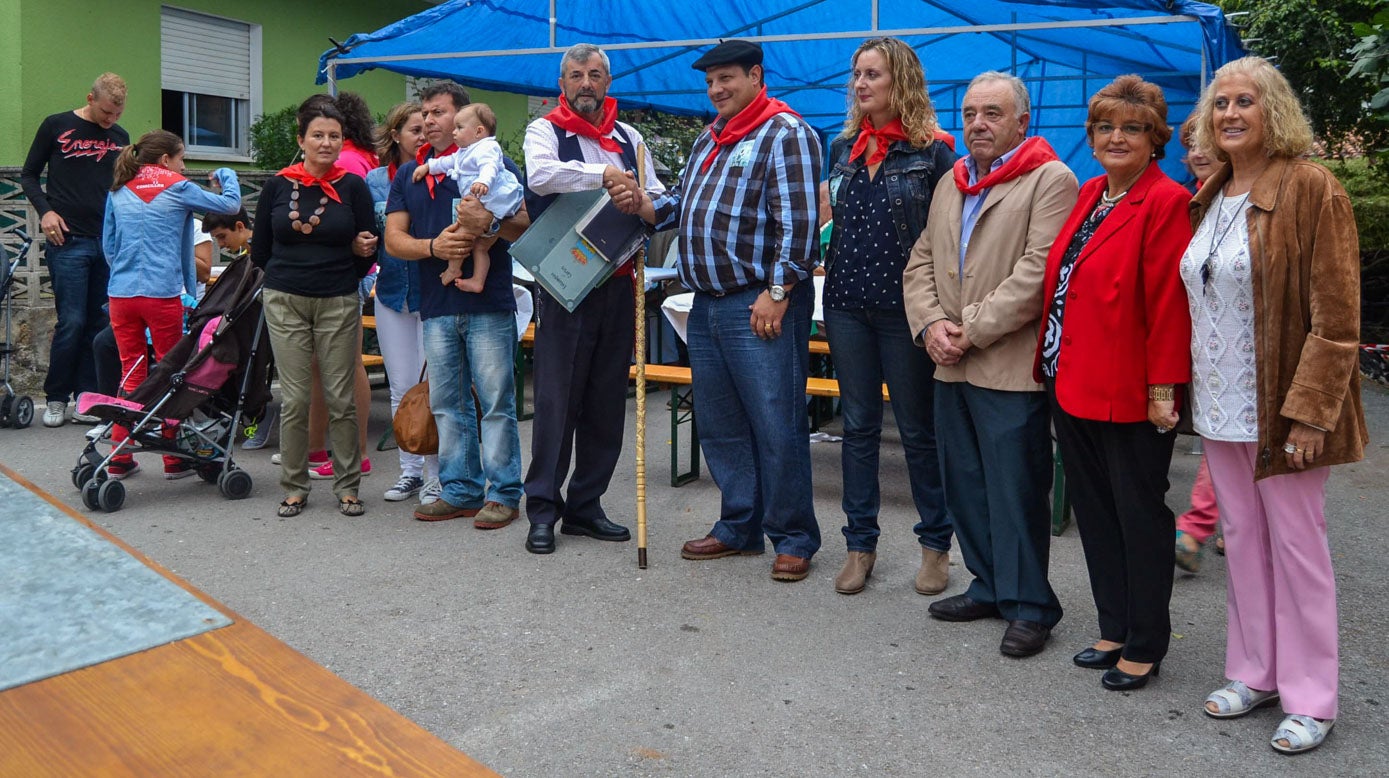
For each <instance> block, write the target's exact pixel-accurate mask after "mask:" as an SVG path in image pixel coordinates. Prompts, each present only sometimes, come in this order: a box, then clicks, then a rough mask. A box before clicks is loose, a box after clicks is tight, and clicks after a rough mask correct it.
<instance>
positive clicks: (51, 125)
mask: <svg viewBox="0 0 1389 778" xmlns="http://www.w3.org/2000/svg"><path fill="white" fill-rule="evenodd" d="M128 145H130V135H129V134H128V133H127V132H126V131H125V130H124V129H123V128H122V127H121V126H120V125H119V124H113V125H111V129H109V130H107V129H103V128H102V126H101V125H100V124H95V123H93V122H89V121H87V120H86V119H83V118H82V117H80V116H78V115H77V114H76V113H74V112H72V111H63V112H62V113H55V114H53V115H52V116H50V117H48V118H47V119H44V120H43V123H42V124H40V125H39V130H38V132H36V133H35V134H34V143H33V145H31V146H30V147H29V156H28V157H27V158H25V160H24V168H23V170H21V171H20V174H19V182H20V186H22V187H23V188H24V196H25V197H27V198H29V202H31V203H33V204H34V208H35V210H37V211H38V212H39V216H40V217H42V216H43V215H44V214H47V213H48V212H49V211H57V212H58V215H59V216H61V217H63V221H65V222H67V225H68V230H70V231H71V232H72V234H73V235H79V236H82V237H87V238H100V237H101V220H102V216H103V215H104V214H105V213H106V193H107V192H108V191H110V189H111V182H112V180H113V179H114V176H115V171H116V157H118V156H120V153H121V148H122V147H123V146H128ZM45 167H47V168H48V191H47V192H45V191H44V189H43V187H41V186H39V176H40V175H42V174H43V169H44V168H45Z"/></svg>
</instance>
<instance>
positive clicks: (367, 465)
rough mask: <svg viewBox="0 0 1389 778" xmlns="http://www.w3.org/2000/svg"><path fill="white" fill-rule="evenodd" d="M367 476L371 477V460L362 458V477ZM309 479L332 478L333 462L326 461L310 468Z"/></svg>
mask: <svg viewBox="0 0 1389 778" xmlns="http://www.w3.org/2000/svg"><path fill="white" fill-rule="evenodd" d="M369 475H371V460H370V459H368V458H367V457H362V477H363V478H365V477H366V476H369ZM309 477H310V478H320V479H323V478H332V477H333V461H332V460H331V459H330V460H328V461H327V462H324V463H323V464H321V465H319V466H318V467H310V468H309Z"/></svg>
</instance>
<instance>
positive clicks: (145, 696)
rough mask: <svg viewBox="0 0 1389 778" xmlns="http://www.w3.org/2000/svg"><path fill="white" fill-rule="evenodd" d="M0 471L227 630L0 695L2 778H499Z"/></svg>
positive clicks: (2, 469) (17, 478) (48, 497)
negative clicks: (202, 605) (206, 609)
mask: <svg viewBox="0 0 1389 778" xmlns="http://www.w3.org/2000/svg"><path fill="white" fill-rule="evenodd" d="M0 472H3V473H4V474H5V475H7V476H9V477H10V478H11V479H13V480H14V481H15V482H16V483H18V484H21V485H23V486H24V487H26V488H28V489H30V490H31V491H33V492H34V493H35V494H37V495H39V497H41V498H42V499H44V500H47V501H48V502H49V503H50V504H52V505H54V506H56V507H58V508H59V509H60V510H62V511H64V512H65V513H67V514H68V515H69V516H71V517H73V518H74V519H75V520H77V521H80V522H82V523H83V524H85V525H86V526H88V527H90V528H91V529H92V530H94V531H95V532H97V533H99V534H100V535H102V536H103V537H104V538H105V539H107V540H109V541H111V542H112V543H114V544H115V545H117V546H119V547H121V548H122V549H124V550H126V551H127V552H129V553H131V554H132V555H133V556H135V557H136V558H137V559H139V560H140V561H141V562H143V563H145V564H146V565H148V566H150V567H151V568H153V569H154V570H156V571H158V572H159V573H160V574H162V575H164V576H165V577H167V578H169V579H170V580H172V581H174V582H175V583H177V584H178V585H179V586H182V587H183V588H184V589H186V590H188V591H189V592H191V593H193V595H194V596H196V597H198V598H199V599H201V600H203V601H204V602H206V603H208V604H209V605H211V606H213V607H215V608H217V609H218V610H221V611H223V612H224V613H226V614H227V615H228V616H230V617H231V618H232V619H234V620H235V623H234V624H232V625H231V626H229V627H224V628H222V629H217V630H213V631H211V632H205V633H203V634H201V635H198V636H195V637H192V638H188V639H186V640H180V641H176V642H174V643H170V644H167V645H164V646H160V647H158V648H154V649H150V650H149V651H143V652H141V653H138V654H132V655H130V656H125V657H121V658H119V659H114V660H111V661H109V662H103V663H100V664H97V665H93V666H90V667H85V668H82V669H80V670H75V671H72V672H69V673H64V674H62V675H59V676H55V677H53V678H47V679H44V680H42V681H36V682H34V683H30V684H26V685H24V686H19V687H15V688H13V689H9V690H7V691H4V692H0V775H5V776H10V775H15V776H26V777H28V776H74V775H101V776H155V775H159V776H163V775H200V776H203V775H331V776H339V775H389V776H465V777H470V776H493V775H496V773H493V772H492V771H491V770H489V769H488V768H486V767H485V766H483V765H482V764H480V763H478V762H476V761H474V760H473V759H471V758H469V757H468V756H467V755H465V754H463V753H462V752H461V751H458V750H457V749H455V748H453V747H452V746H450V745H449V744H447V743H445V742H444V741H442V740H440V739H439V738H437V737H435V736H434V735H432V734H430V733H429V732H426V731H425V730H424V729H422V728H421V727H420V726H419V725H417V724H415V723H414V722H412V721H410V720H409V719H406V718H405V717H404V716H401V715H400V714H399V713H396V712H395V711H393V710H391V709H390V708H388V707H386V706H385V705H384V704H382V703H381V702H380V701H378V700H376V699H374V698H372V697H370V696H368V695H367V694H366V693H365V692H363V691H361V690H360V689H357V688H356V687H354V686H352V685H351V684H349V683H347V682H346V681H344V680H342V679H341V678H339V677H337V676H336V675H333V674H332V673H331V672H329V671H328V670H327V669H325V668H323V667H321V666H320V665H318V664H316V663H314V662H313V661H311V660H309V659H308V658H307V657H305V656H303V655H302V654H300V653H298V652H297V651H295V650H294V649H292V648H290V647H289V646H287V645H285V644H284V643H282V642H280V641H279V640H276V639H275V638H274V637H272V636H271V635H270V634H269V633H267V632H265V631H264V630H262V629H260V628H259V627H257V626H255V625H254V624H252V623H251V622H249V621H247V620H246V619H245V618H243V617H241V616H239V615H237V614H236V613H234V612H232V611H230V610H229V609H227V608H226V607H225V606H223V605H221V604H220V603H218V602H216V601H215V600H213V599H212V598H210V597H208V596H207V595H205V594H203V593H202V592H199V591H198V590H197V589H194V588H193V587H192V586H190V585H189V584H187V583H186V582H184V581H182V580H180V579H179V578H177V577H176V576H174V575H172V574H171V573H169V572H168V571H167V570H165V569H163V568H162V567H160V566H159V565H156V564H154V563H153V562H151V561H150V560H148V559H146V558H145V557H143V556H142V555H140V554H139V553H137V552H135V551H134V550H133V549H131V548H130V547H129V546H126V545H125V544H124V543H122V542H121V541H120V540H119V539H117V538H115V537H114V536H112V535H110V534H109V533H107V532H106V531H104V530H103V529H102V528H100V527H98V526H96V525H94V524H92V523H91V522H89V521H87V520H86V519H85V518H84V517H83V516H81V515H80V514H78V513H76V512H75V511H73V510H71V509H70V508H68V507H67V506H65V505H63V504H62V503H60V502H58V501H57V500H56V499H54V498H53V497H52V496H51V495H48V494H46V493H45V492H43V491H42V490H40V489H38V488H37V487H35V486H34V485H33V484H32V483H30V482H29V481H27V480H25V479H24V478H22V477H20V476H19V475H17V474H16V473H14V472H13V471H11V470H10V469H9V468H7V467H5V466H4V465H0Z"/></svg>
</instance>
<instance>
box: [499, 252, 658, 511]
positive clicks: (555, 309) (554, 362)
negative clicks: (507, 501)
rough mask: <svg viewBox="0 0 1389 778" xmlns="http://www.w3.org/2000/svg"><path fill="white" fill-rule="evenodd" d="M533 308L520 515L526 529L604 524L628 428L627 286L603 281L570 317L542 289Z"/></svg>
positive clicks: (632, 328) (630, 320) (632, 332)
mask: <svg viewBox="0 0 1389 778" xmlns="http://www.w3.org/2000/svg"><path fill="white" fill-rule="evenodd" d="M535 303H536V311H537V313H538V314H539V316H540V320H539V323H538V324H537V325H536V328H535V372H534V373H533V375H534V381H535V416H534V420H533V422H532V424H531V462H530V468H529V469H528V470H527V471H526V481H525V489H526V515H527V517H528V518H529V519H530V522H531V523H532V524H554V523H555V522H556V521H559V520H560V519H563V518H566V517H573V518H575V519H580V520H591V519H594V518H599V517H602V518H606V514H604V512H603V508H602V505H601V503H600V500H601V498H602V497H603V494H604V493H605V492H607V490H608V483H609V482H610V481H611V480H612V475H613V469H614V468H615V467H616V466H617V460H618V458H619V457H620V456H621V455H622V438H623V427H624V426H625V425H626V422H627V381H628V378H627V373H628V368H629V367H630V366H631V364H632V353H633V351H632V349H633V345H634V342H635V340H636V324H635V321H634V317H635V315H636V314H635V309H636V303H635V300H634V298H633V297H632V282H631V279H630V278H627V277H625V276H616V277H614V278H611V279H609V280H608V281H607V282H606V283H604V284H603V285H602V286H600V287H598V288H597V289H594V290H593V291H592V292H590V293H589V295H588V296H587V297H585V298H584V300H583V302H581V303H579V306H578V308H576V309H575V310H574V312H573V313H570V312H569V311H567V310H565V309H564V306H563V305H560V304H559V302H558V301H556V300H555V299H554V298H553V297H551V296H550V295H549V294H547V293H546V292H545V291H544V290H542V289H537V290H536V295H535ZM571 456H572V458H573V459H574V472H573V475H572V476H570V475H569V464H570V459H571ZM566 478H568V480H569V489H568V494H567V496H566V495H564V494H562V490H563V488H564V482H565V479H566Z"/></svg>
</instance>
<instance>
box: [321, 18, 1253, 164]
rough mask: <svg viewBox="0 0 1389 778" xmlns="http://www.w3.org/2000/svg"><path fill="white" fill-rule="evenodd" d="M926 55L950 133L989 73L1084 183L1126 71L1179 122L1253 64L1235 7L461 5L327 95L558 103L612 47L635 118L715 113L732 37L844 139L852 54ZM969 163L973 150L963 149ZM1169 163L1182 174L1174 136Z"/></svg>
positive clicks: (401, 34) (381, 52)
mask: <svg viewBox="0 0 1389 778" xmlns="http://www.w3.org/2000/svg"><path fill="white" fill-rule="evenodd" d="M878 35H892V36H895V37H899V38H902V39H903V40H905V41H907V42H908V43H910V44H911V45H912V46H913V47H914V48H915V49H916V51H917V54H918V55H919V56H920V57H921V61H922V64H923V65H925V67H926V77H927V80H928V84H929V89H930V92H931V99H932V100H933V101H934V103H935V105H936V111H937V112H938V114H939V116H940V122H941V126H942V128H943V129H945V130H946V131H948V132H953V133H954V134H955V135H956V137H959V136H960V132H959V130H960V113H959V105H960V101H961V99H962V98H963V97H964V92H965V87H966V86H967V85H968V83H969V80H970V79H971V78H973V77H974V76H975V75H977V74H978V73H980V72H982V71H985V70H1003V71H1007V72H1011V73H1014V74H1016V75H1017V76H1019V77H1021V78H1022V79H1024V80H1025V81H1026V82H1027V84H1028V87H1029V89H1030V91H1031V94H1032V99H1033V108H1032V128H1033V133H1034V134H1040V135H1044V136H1046V138H1047V139H1048V140H1049V141H1050V142H1051V144H1052V145H1053V146H1055V147H1056V149H1057V151H1058V153H1060V154H1061V155H1062V157H1063V158H1065V159H1066V160H1067V162H1068V163H1069V164H1070V165H1071V167H1072V168H1073V169H1074V170H1075V171H1076V174H1077V175H1079V176H1080V177H1081V178H1082V180H1083V179H1084V178H1086V177H1089V176H1092V175H1097V174H1098V173H1099V172H1100V169H1099V166H1098V165H1097V164H1095V163H1094V161H1093V159H1092V158H1091V156H1090V151H1089V147H1088V146H1087V145H1086V144H1085V138H1084V131H1083V126H1084V122H1085V106H1086V103H1087V101H1088V100H1089V98H1090V95H1092V94H1094V92H1095V91H1097V90H1098V89H1099V88H1100V87H1102V86H1103V85H1105V84H1106V83H1108V82H1109V81H1111V80H1113V79H1114V77H1115V76H1118V75H1121V74H1124V73H1138V74H1140V75H1142V76H1143V77H1144V78H1146V79H1148V80H1149V81H1152V82H1154V83H1156V84H1158V85H1160V86H1161V87H1162V88H1163V90H1164V92H1165V93H1166V96H1167V101H1168V104H1169V114H1168V118H1169V121H1170V122H1171V123H1172V124H1173V125H1176V124H1179V123H1180V122H1181V120H1182V119H1183V118H1185V117H1186V115H1187V114H1188V113H1189V112H1190V110H1191V108H1192V106H1193V105H1194V104H1195V102H1196V99H1197V97H1198V96H1199V94H1200V91H1201V88H1202V86H1203V85H1204V84H1205V82H1206V81H1207V80H1208V79H1209V74H1210V73H1211V72H1213V71H1214V70H1215V68H1217V67H1219V66H1220V65H1221V64H1223V63H1225V62H1227V61H1229V60H1231V59H1234V58H1236V57H1239V56H1242V55H1243V53H1244V52H1243V50H1242V48H1241V45H1240V42H1239V39H1238V37H1237V35H1236V34H1235V31H1234V30H1233V29H1232V28H1231V27H1230V25H1229V24H1228V22H1227V21H1226V19H1225V17H1224V15H1223V14H1222V13H1221V11H1220V9H1219V8H1216V7H1215V6H1212V5H1208V4H1206V3H1198V2H1189V1H1188V0H1111V1H1110V2H1082V1H1081V0H951V2H932V1H931V0H702V1H701V2H697V3H695V2H690V3H685V2H676V3H675V4H673V5H668V4H666V3H665V2H662V1H661V0H655V1H654V2H653V1H652V0H582V1H581V0H450V2H446V3H442V4H440V5H439V6H437V7H435V8H431V9H429V10H427V11H424V12H422V13H418V14H415V15H414V16H411V17H408V18H406V19H402V20H400V21H398V22H396V23H394V24H391V25H389V26H386V27H383V28H382V29H380V30H377V31H375V32H370V33H362V34H357V35H353V36H352V37H350V38H348V39H347V40H346V41H345V42H344V44H343V45H344V47H345V48H346V50H347V51H346V53H342V52H341V51H338V50H336V49H333V50H329V51H327V52H325V53H324V55H323V57H322V58H321V59H320V61H319V74H318V79H319V83H324V82H329V81H332V82H336V81H339V80H342V79H346V78H350V77H351V76H354V75H356V74H358V73H361V72H364V71H367V70H371V69H373V68H384V69H386V70H391V71H395V72H397V73H403V74H405V75H410V76H421V77H436V78H449V79H453V80H454V81H457V82H458V83H460V84H464V85H466V86H473V87H478V88H482V89H492V90H500V91H506V92H515V93H520V94H526V95H537V96H546V97H551V96H554V95H556V94H557V93H558V78H559V60H560V55H561V54H562V53H563V51H564V50H565V49H566V48H568V47H569V46H571V45H573V44H575V43H581V42H588V43H595V44H597V45H599V46H602V47H603V48H604V49H605V50H606V51H607V53H608V56H609V58H610V59H611V61H612V75H613V86H612V89H611V94H612V95H613V96H615V97H617V98H618V100H619V104H620V105H621V106H622V107H624V108H657V109H660V110H662V111H667V112H670V113H675V114H686V115H695V116H705V117H709V116H712V115H713V112H712V108H711V107H710V105H709V102H708V99H707V98H706V97H705V94H704V79H703V75H702V74H700V73H698V72H696V71H693V70H691V69H690V64H691V63H692V62H694V61H695V59H697V58H698V57H699V54H700V53H701V52H702V51H703V50H705V49H707V47H708V46H710V45H711V44H713V43H716V42H717V41H718V39H720V38H728V37H737V38H745V39H751V40H758V41H761V42H762V45H763V48H764V49H765V51H766V57H765V62H764V68H765V69H766V76H767V85H768V92H769V93H770V94H771V95H772V96H774V97H779V98H781V99H783V100H785V101H786V102H788V103H790V104H791V106H792V107H793V108H795V109H796V110H797V111H799V112H800V113H801V114H802V115H803V116H805V117H806V119H808V120H809V121H810V122H811V123H812V124H813V125H815V126H816V127H817V128H819V129H820V132H821V135H822V137H823V138H824V140H825V141H826V143H828V141H829V140H830V139H831V138H832V137H833V136H834V135H836V134H837V133H838V132H839V131H840V129H841V128H842V126H843V121H844V113H845V107H846V94H847V89H846V84H847V83H848V77H849V69H850V68H849V58H850V56H851V55H852V54H853V52H854V50H855V49H856V48H857V47H858V45H859V43H861V42H862V41H863V40H864V39H865V38H869V37H874V36H878ZM961 151H963V147H961ZM1168 151H1169V161H1168V162H1167V163H1165V165H1164V167H1166V168H1167V169H1168V171H1169V173H1172V174H1174V175H1176V176H1178V177H1179V178H1182V177H1184V174H1182V173H1181V165H1180V163H1179V162H1178V160H1179V159H1180V158H1181V150H1180V148H1179V147H1178V146H1177V143H1176V140H1175V139H1174V140H1173V142H1172V144H1171V147H1170V148H1169V149H1168Z"/></svg>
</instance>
